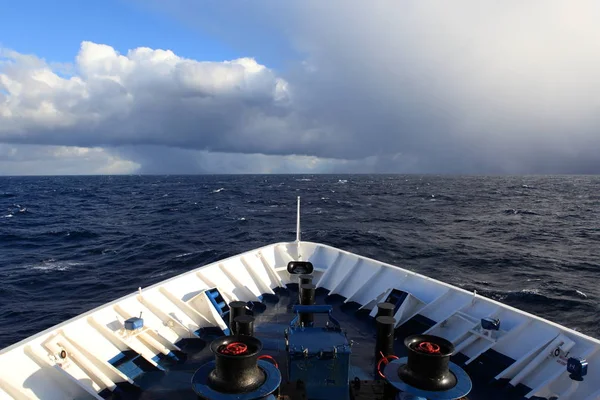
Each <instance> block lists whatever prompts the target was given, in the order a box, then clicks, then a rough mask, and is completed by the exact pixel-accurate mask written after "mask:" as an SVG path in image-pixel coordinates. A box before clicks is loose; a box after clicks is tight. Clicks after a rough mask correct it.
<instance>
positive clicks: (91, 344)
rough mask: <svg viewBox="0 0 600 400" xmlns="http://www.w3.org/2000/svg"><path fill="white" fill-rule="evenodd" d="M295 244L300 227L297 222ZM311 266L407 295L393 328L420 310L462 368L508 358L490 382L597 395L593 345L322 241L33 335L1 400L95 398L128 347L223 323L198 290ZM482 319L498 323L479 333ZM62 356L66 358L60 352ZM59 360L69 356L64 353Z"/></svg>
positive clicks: (244, 257) (598, 355)
mask: <svg viewBox="0 0 600 400" xmlns="http://www.w3.org/2000/svg"><path fill="white" fill-rule="evenodd" d="M298 239H299V221H298ZM300 255H301V257H302V259H303V260H308V261H311V262H312V263H313V264H314V266H315V272H314V275H315V282H317V284H318V286H320V287H324V288H327V289H329V290H330V291H331V292H332V293H336V294H339V295H341V296H344V297H345V298H346V301H354V302H356V303H359V304H360V305H361V306H362V307H363V308H366V309H373V311H372V313H373V314H374V313H375V312H376V310H375V309H374V307H375V304H376V303H377V302H378V301H381V300H382V299H384V298H385V296H386V295H387V294H388V293H389V292H390V291H391V290H392V289H399V290H402V291H405V292H407V293H409V296H408V297H407V299H406V300H405V301H404V303H403V304H402V306H401V307H400V309H399V310H398V311H397V312H396V315H395V317H396V320H397V321H398V324H399V325H400V324H402V323H404V322H406V321H408V320H409V319H410V318H412V317H413V316H415V315H417V314H421V315H423V316H425V317H427V318H429V319H431V320H433V321H435V322H436V324H435V325H434V326H433V327H431V328H430V329H429V331H428V333H431V334H435V335H439V336H442V337H445V338H446V339H448V340H450V341H452V342H453V343H454V344H455V346H456V347H457V350H459V351H460V352H461V353H463V354H464V355H465V356H467V357H468V361H467V363H473V362H477V357H478V356H480V355H481V354H483V353H484V352H485V351H487V350H489V349H493V350H495V351H497V352H499V353H502V354H504V355H506V356H508V357H510V358H512V359H514V360H516V362H515V363H513V364H512V365H511V366H510V367H509V368H507V369H505V370H504V371H502V372H501V373H500V374H498V376H497V377H496V379H501V378H504V379H507V380H510V382H511V383H512V384H515V385H516V384H518V383H521V384H524V385H526V386H527V387H529V388H531V391H530V393H528V394H527V397H532V396H534V395H535V396H541V397H547V398H550V397H552V396H555V397H557V398H559V399H571V400H579V399H586V400H594V399H600V390H599V387H600V352H598V350H599V349H600V341H598V340H596V339H594V338H591V337H588V336H585V335H583V334H581V333H579V332H576V331H573V330H570V329H568V328H565V327H563V326H560V325H558V324H555V323H552V322H549V321H546V320H543V319H541V318H538V317H536V316H533V315H530V314H527V313H524V312H522V311H520V310H518V309H515V308H512V307H509V306H506V305H504V304H501V303H499V302H496V301H494V300H491V299H488V298H485V297H482V296H480V295H477V294H475V293H470V292H467V291H465V290H462V289H460V288H456V287H454V286H451V285H448V284H446V283H443V282H440V281H436V280H434V279H431V278H429V277H426V276H422V275H419V274H416V273H414V272H411V271H408V270H405V269H402V268H399V267H396V266H392V265H390V264H385V263H381V262H378V261H375V260H372V259H368V258H365V257H361V256H358V255H356V254H352V253H349V252H346V251H343V250H339V249H336V248H333V247H330V246H326V245H323V244H317V243H310V242H300V241H295V242H290V243H277V244H273V245H270V246H266V247H262V248H259V249H256V250H252V251H249V252H247V253H243V254H240V255H237V256H235V257H231V258H228V259H226V260H222V261H219V262H216V263H213V264H209V265H206V266H203V267H200V268H198V269H195V270H193V271H189V272H187V273H184V274H182V275H179V276H177V277H174V278H171V279H168V280H166V281H163V282H161V283H158V284H156V285H153V286H151V287H148V288H144V289H140V290H139V291H138V292H135V293H132V294H131V295H129V296H125V297H123V298H121V299H118V300H115V301H113V302H111V303H108V304H105V305H103V306H101V307H99V308H96V309H94V310H91V311H89V312H87V313H85V314H82V315H80V316H78V317H76V318H73V319H71V320H69V321H66V322H64V323H62V324H59V325H57V326H54V327H52V328H50V329H48V330H46V331H44V332H41V333H38V334H37V335H34V336H32V337H30V338H27V339H25V340H23V341H21V342H19V343H16V344H15V345H13V346H10V347H8V348H5V349H3V350H1V351H0V399H18V400H20V399H61V400H62V399H69V398H77V399H86V398H89V399H97V398H99V397H98V395H97V393H98V392H99V391H101V390H103V389H108V390H112V389H113V388H114V387H115V384H116V383H117V382H121V381H127V380H128V378H127V376H125V375H124V374H123V373H121V372H120V371H118V370H117V369H116V368H114V367H113V366H112V365H111V364H109V363H108V361H107V360H110V359H111V358H113V357H115V356H116V355H118V354H119V353H121V352H123V351H127V350H132V351H134V352H136V353H138V354H140V355H141V356H142V357H144V358H145V359H146V360H148V361H149V362H151V363H152V364H154V365H156V363H155V362H154V361H153V360H152V359H153V357H154V356H155V355H157V354H158V353H163V354H166V353H168V352H169V351H172V350H177V347H176V346H175V343H176V342H178V341H179V340H180V339H183V338H190V337H194V336H195V335H196V333H195V331H197V330H198V329H199V328H202V327H210V326H218V327H221V328H224V327H226V325H225V322H224V321H223V319H222V318H221V317H220V315H219V314H218V313H217V312H215V309H214V308H213V307H212V306H211V304H210V301H209V300H208V297H207V295H206V293H205V291H206V290H207V289H211V288H218V290H219V291H220V292H221V294H222V295H223V297H224V298H225V300H226V301H232V300H244V301H256V300H257V299H258V296H260V295H261V294H263V293H273V289H274V288H276V287H279V286H282V285H285V284H286V283H290V282H291V278H290V276H289V274H288V272H287V270H286V266H287V263H288V262H289V261H292V260H297V259H298V258H299V256H300ZM140 312H142V313H143V317H144V323H145V326H144V328H143V329H141V330H139V331H136V332H134V333H131V332H129V331H126V330H125V329H124V326H123V322H124V320H126V319H127V318H129V317H131V316H137V315H139V313H140ZM483 317H494V318H499V319H501V330H500V331H497V332H489V331H485V330H483V329H482V328H481V324H480V320H481V318H483ZM63 351H64V352H63ZM61 353H62V355H65V354H66V357H65V358H63V357H61ZM568 357H582V358H585V359H587V361H588V362H589V374H588V376H586V377H585V380H584V381H583V382H581V383H577V382H575V383H574V381H572V380H571V379H570V378H569V376H568V373H567V371H566V366H565V364H566V359H567V358H568Z"/></svg>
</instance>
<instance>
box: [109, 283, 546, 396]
mask: <svg viewBox="0 0 600 400" xmlns="http://www.w3.org/2000/svg"><path fill="white" fill-rule="evenodd" d="M297 299H298V285H297V284H289V285H287V287H286V288H279V289H278V290H276V294H275V295H264V296H263V301H262V303H254V304H253V310H252V313H253V315H254V317H255V336H256V337H257V338H259V339H260V340H261V341H262V342H263V346H264V347H263V351H262V353H261V354H268V355H270V356H272V357H273V358H275V360H276V361H277V363H278V366H279V369H280V371H281V373H282V383H283V387H293V385H291V386H290V385H287V386H286V382H287V381H288V372H287V371H288V369H287V359H286V352H285V343H284V336H283V335H284V330H285V329H286V328H287V327H289V323H290V321H291V320H292V319H293V317H294V314H293V312H292V307H293V306H294V305H295V304H297V303H298V301H297ZM344 300H345V298H344V297H342V296H340V295H335V294H334V295H331V296H329V295H328V290H326V289H323V288H318V289H317V293H316V303H317V304H329V305H331V306H332V307H333V316H334V317H335V318H336V319H337V320H338V321H339V322H340V325H341V327H342V329H343V330H344V331H345V333H346V335H347V338H348V340H349V341H351V342H352V354H351V356H350V380H351V381H352V380H354V379H355V378H358V379H360V380H361V381H363V382H365V381H367V382H369V381H373V380H374V379H375V374H376V373H375V365H374V361H375V359H374V350H373V349H374V347H375V320H374V318H372V317H370V316H369V315H368V311H364V310H359V305H358V304H356V303H352V302H350V303H345V302H344ZM318 317H319V316H318V315H317V316H316V318H315V324H316V325H318V324H319V322H320V321H319V319H318ZM433 324H434V321H431V320H429V319H428V318H426V317H423V316H420V315H417V316H415V317H414V318H412V319H411V320H409V321H407V322H406V323H404V324H403V325H401V326H400V327H398V328H396V330H395V342H394V350H395V353H396V355H397V356H399V357H404V356H406V350H405V347H404V344H403V341H404V338H405V337H407V336H409V335H412V334H418V333H423V332H424V331H425V330H427V329H428V328H430V327H431V326H432V325H433ZM220 336H223V332H222V331H221V330H219V329H217V328H215V329H214V330H213V329H204V330H203V331H202V332H200V338H199V339H196V338H195V339H184V340H182V341H180V342H179V343H178V344H177V345H178V347H179V348H180V349H181V350H182V352H183V353H185V355H184V356H183V355H180V357H179V358H180V359H179V360H178V361H175V360H172V359H169V358H166V357H165V358H162V359H160V360H159V364H160V365H161V366H162V367H163V368H164V369H165V371H158V370H152V368H148V370H146V371H145V372H143V373H141V374H140V375H139V376H137V377H136V378H135V379H134V381H135V384H136V385H137V386H138V388H137V390H136V388H132V387H131V386H127V387H125V386H124V387H121V388H119V389H117V390H115V391H113V392H110V391H104V392H103V393H101V395H102V397H104V398H105V399H111V400H117V399H119V400H158V399H173V398H177V399H181V400H186V399H190V400H192V399H197V398H198V397H197V395H196V394H195V393H194V391H193V389H192V385H191V380H192V376H193V375H194V373H195V371H196V370H197V369H199V368H200V367H201V366H202V365H203V364H205V363H207V362H209V361H211V360H213V359H214V356H213V355H212V353H211V351H210V349H209V344H210V342H211V341H212V340H213V339H215V338H217V337H220ZM451 360H452V361H453V362H454V363H456V364H458V365H460V366H461V367H463V368H465V370H466V371H467V373H468V374H469V376H470V377H471V380H472V382H473V389H472V391H471V392H470V394H469V395H468V396H467V399H470V400H484V399H485V400H513V399H515V400H516V399H524V398H525V397H524V396H525V394H527V393H528V392H529V390H530V389H529V388H527V387H526V386H523V385H520V386H517V387H516V388H512V387H508V386H506V385H504V384H502V383H499V382H497V381H495V380H494V379H493V378H494V376H495V375H496V374H497V373H498V372H500V371H501V370H503V369H504V368H506V367H507V365H510V363H512V362H514V360H511V359H510V358H507V357H506V356H503V355H501V354H499V353H496V352H494V351H488V352H486V353H485V354H483V355H482V356H481V357H480V358H479V360H478V362H477V363H472V364H470V365H469V366H466V367H465V366H464V365H463V362H464V360H466V357H465V356H463V355H462V354H460V353H459V354H456V355H454V356H453V357H452V358H451ZM140 367H141V369H144V366H143V365H141V366H140ZM148 367H150V366H149V365H148ZM367 382H365V383H366V384H367V385H368V383H367ZM365 386H366V385H363V387H365ZM359 398H361V399H378V398H382V397H380V395H379V394H369V393H361V396H359ZM532 399H542V398H541V397H532Z"/></svg>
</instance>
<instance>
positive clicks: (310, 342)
mask: <svg viewBox="0 0 600 400" xmlns="http://www.w3.org/2000/svg"><path fill="white" fill-rule="evenodd" d="M296 307H297V308H300V307H299V306H296ZM302 307H305V309H306V310H307V311H308V310H309V309H310V307H313V309H316V308H317V307H319V306H316V307H315V306H302ZM321 307H323V306H321ZM326 307H327V306H326ZM298 311H300V310H298ZM329 312H330V310H329ZM350 354H351V350H350V344H349V343H348V339H347V338H346V335H345V334H344V333H343V332H342V330H341V329H340V328H339V325H336V324H335V323H334V326H328V327H297V326H291V327H290V329H289V331H288V366H289V377H290V381H297V380H301V381H303V382H304V384H305V386H306V394H307V396H308V398H310V399H316V400H321V399H322V400H329V399H339V400H344V399H348V398H349V391H350V389H349V374H350Z"/></svg>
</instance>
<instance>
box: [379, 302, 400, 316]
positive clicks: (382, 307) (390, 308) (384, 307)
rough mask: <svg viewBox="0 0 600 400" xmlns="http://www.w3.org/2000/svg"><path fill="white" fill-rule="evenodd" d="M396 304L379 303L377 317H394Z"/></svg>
mask: <svg viewBox="0 0 600 400" xmlns="http://www.w3.org/2000/svg"><path fill="white" fill-rule="evenodd" d="M395 308H396V306H395V305H393V304H392V303H378V304H377V315H376V317H375V318H377V317H393V316H394V310H395Z"/></svg>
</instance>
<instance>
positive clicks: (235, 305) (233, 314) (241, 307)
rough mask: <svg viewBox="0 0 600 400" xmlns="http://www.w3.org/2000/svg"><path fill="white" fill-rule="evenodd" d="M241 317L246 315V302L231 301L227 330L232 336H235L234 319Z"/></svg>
mask: <svg viewBox="0 0 600 400" xmlns="http://www.w3.org/2000/svg"><path fill="white" fill-rule="evenodd" d="M242 315H246V302H244V301H232V302H231V303H229V330H230V332H231V334H232V335H235V332H236V326H235V319H236V318H237V317H239V316H242Z"/></svg>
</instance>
